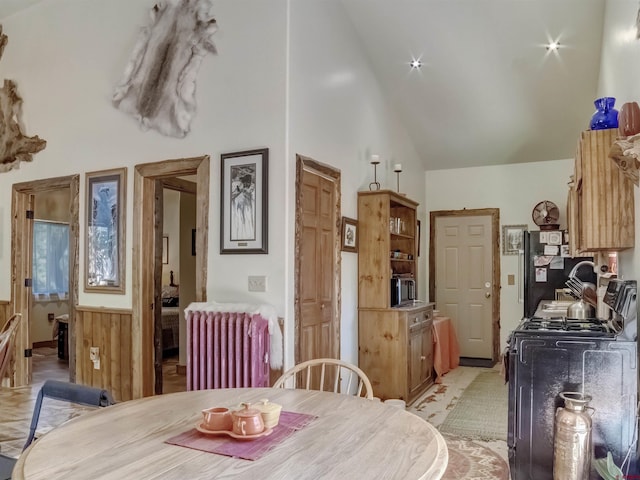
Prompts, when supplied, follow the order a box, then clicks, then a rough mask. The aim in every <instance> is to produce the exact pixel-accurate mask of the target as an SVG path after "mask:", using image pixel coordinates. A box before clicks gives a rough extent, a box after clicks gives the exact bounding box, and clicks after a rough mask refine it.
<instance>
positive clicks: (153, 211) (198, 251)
mask: <svg viewBox="0 0 640 480" xmlns="http://www.w3.org/2000/svg"><path fill="white" fill-rule="evenodd" d="M194 186H195V192H194ZM165 189H168V190H173V191H178V192H179V193H180V197H181V198H182V197H183V195H182V193H183V192H184V194H185V195H184V198H185V199H186V198H187V197H189V196H191V197H192V200H191V204H190V207H189V206H186V205H187V204H188V202H187V201H185V202H184V203H185V207H184V210H183V206H182V204H183V201H182V200H180V217H181V219H180V223H182V216H183V214H184V215H185V216H186V212H185V210H188V209H191V215H193V220H194V224H195V227H194V228H189V229H186V228H182V226H181V227H180V232H179V233H176V234H175V235H176V238H175V240H174V242H172V240H171V237H169V238H168V246H169V251H168V252H167V253H170V250H171V244H172V243H177V244H178V245H180V248H179V253H178V255H179V258H180V260H179V267H180V273H181V275H180V279H179V280H178V279H177V278H176V277H175V271H174V282H173V283H174V284H175V285H177V286H178V292H179V294H178V296H179V300H178V305H179V307H178V308H179V310H180V312H179V314H180V315H181V316H182V315H184V308H185V307H186V306H187V305H189V303H191V302H193V301H198V302H202V301H206V283H207V238H208V235H207V228H208V216H209V156H202V157H195V158H183V159H176V160H165V161H161V162H155V163H146V164H142V165H137V166H136V167H135V172H134V211H133V282H132V283H133V286H132V295H133V314H132V321H133V331H132V335H131V336H132V339H131V340H132V342H131V349H132V350H131V359H132V367H133V368H132V370H133V378H132V395H133V398H140V397H144V396H150V395H154V394H161V393H162V392H163V391H164V389H163V377H164V374H163V361H162V360H163V330H165V331H166V330H169V329H170V328H171V327H169V328H163V322H162V309H163V307H162V303H163V302H162V297H163V295H162V290H163V289H162V287H163V258H162V257H163V243H164V242H163V236H164V230H163V229H164V206H163V205H164V191H165ZM194 229H195V232H194V231H193V230H194ZM167 236H168V235H167ZM192 250H193V252H194V253H195V255H194V256H193V260H192V261H193V262H194V265H195V266H194V267H193V269H192V270H193V277H191V276H189V275H182V270H183V269H184V268H186V267H185V265H186V264H187V263H188V259H185V257H184V256H186V255H187V252H188V256H189V257H191V253H192ZM167 261H169V260H168V258H167ZM166 265H169V264H166ZM168 272H169V278H168V282H167V286H170V285H168V284H170V283H171V278H170V272H171V268H169V269H168ZM171 293H175V291H173V292H170V294H171ZM179 323H180V326H179V328H180V333H179V334H178V342H183V341H185V337H186V334H183V332H182V328H183V326H184V319H183V318H180V320H179ZM172 332H173V330H172ZM165 336H166V337H167V338H168V332H167V333H165ZM181 339H182V340H181ZM183 345H185V343H183ZM182 350H186V349H182ZM179 351H180V349H179ZM182 353H184V352H182ZM176 368H178V367H176Z"/></svg>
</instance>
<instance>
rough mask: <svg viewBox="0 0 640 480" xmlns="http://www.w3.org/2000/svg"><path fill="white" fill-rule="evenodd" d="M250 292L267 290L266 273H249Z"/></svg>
mask: <svg viewBox="0 0 640 480" xmlns="http://www.w3.org/2000/svg"><path fill="white" fill-rule="evenodd" d="M249 291H250V292H266V291H267V277H266V276H264V275H249Z"/></svg>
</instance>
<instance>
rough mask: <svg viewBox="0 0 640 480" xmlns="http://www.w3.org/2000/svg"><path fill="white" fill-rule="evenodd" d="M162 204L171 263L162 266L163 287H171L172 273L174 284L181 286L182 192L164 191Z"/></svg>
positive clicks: (168, 258) (166, 189)
mask: <svg viewBox="0 0 640 480" xmlns="http://www.w3.org/2000/svg"><path fill="white" fill-rule="evenodd" d="M162 202H163V207H162V210H163V218H162V236H163V237H168V244H169V252H168V256H167V260H168V261H169V263H167V264H163V265H162V285H163V286H164V285H169V283H170V282H171V272H173V283H175V284H176V285H180V267H181V265H180V248H181V247H180V243H181V242H180V192H178V191H176V190H169V189H168V188H165V189H163V192H162Z"/></svg>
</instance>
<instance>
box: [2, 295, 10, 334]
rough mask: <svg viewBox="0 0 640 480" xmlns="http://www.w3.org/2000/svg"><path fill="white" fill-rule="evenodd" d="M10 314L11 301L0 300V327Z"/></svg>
mask: <svg viewBox="0 0 640 480" xmlns="http://www.w3.org/2000/svg"><path fill="white" fill-rule="evenodd" d="M10 316H11V303H10V302H9V301H7V300H0V329H1V328H2V326H3V325H4V324H5V322H6V321H7V320H8V319H9V317H10Z"/></svg>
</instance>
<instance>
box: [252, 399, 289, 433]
mask: <svg viewBox="0 0 640 480" xmlns="http://www.w3.org/2000/svg"><path fill="white" fill-rule="evenodd" d="M253 407H254V408H257V409H258V410H260V412H261V413H262V421H263V422H264V427H265V428H273V427H275V426H276V425H278V422H279V421H280V412H281V411H282V405H278V404H277V403H271V402H270V401H269V400H267V399H266V398H264V399H262V400H260V403H256V404H254V405H253Z"/></svg>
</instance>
